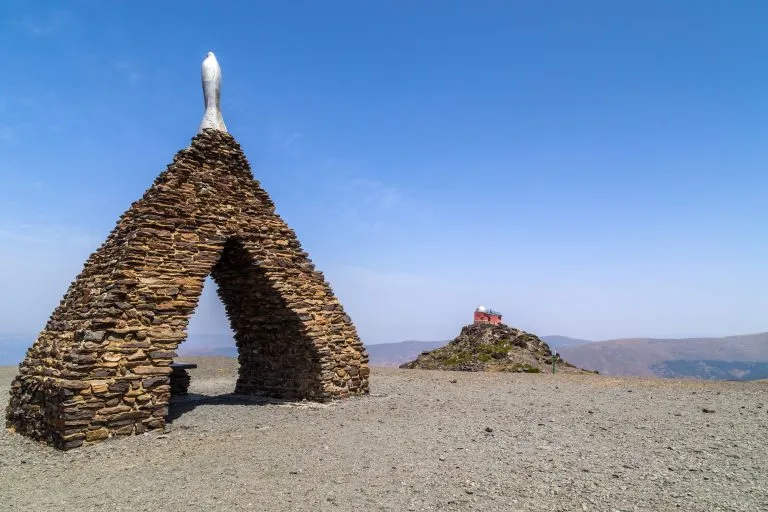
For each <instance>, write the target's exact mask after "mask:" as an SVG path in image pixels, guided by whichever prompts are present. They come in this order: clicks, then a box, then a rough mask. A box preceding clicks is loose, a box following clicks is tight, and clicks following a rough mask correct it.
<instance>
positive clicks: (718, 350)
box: [0, 332, 768, 380]
mask: <svg viewBox="0 0 768 512" xmlns="http://www.w3.org/2000/svg"><path fill="white" fill-rule="evenodd" d="M541 338H542V339H543V340H544V341H546V342H547V344H549V346H550V347H551V348H553V349H555V350H557V351H558V352H559V353H560V355H561V356H562V357H563V358H564V359H566V360H567V361H569V362H570V363H572V364H574V365H576V366H578V367H581V368H585V369H588V370H597V371H599V372H600V373H601V374H605V375H638V376H658V377H676V378H700V379H721V380H754V379H765V378H768V332H766V333H759V334H747V335H741V336H728V337H724V338H686V339H654V338H631V339H618V340H608V341H590V340H584V339H578V338H569V337H567V336H542V337H541ZM32 339H33V338H32V337H31V336H25V335H18V334H0V365H15V364H18V363H19V362H20V361H21V360H22V359H23V358H24V354H25V353H26V350H27V348H28V347H29V346H30V345H31V343H32ZM448 341H449V340H439V341H414V340H408V341H401V342H397V343H381V344H376V345H366V348H367V349H368V353H369V355H370V362H371V365H374V366H399V365H401V364H402V363H405V362H407V361H411V360H413V359H415V358H416V356H418V355H419V354H420V353H421V352H424V351H428V350H433V349H435V348H437V347H440V346H442V345H445V344H446V343H448ZM179 354H180V356H182V357H183V356H192V355H210V356H229V357H236V356H237V348H236V347H235V345H234V341H233V340H232V337H231V335H227V334H208V335H197V336H194V337H193V338H191V339H189V340H188V341H186V342H185V343H183V344H182V345H181V347H180V348H179Z"/></svg>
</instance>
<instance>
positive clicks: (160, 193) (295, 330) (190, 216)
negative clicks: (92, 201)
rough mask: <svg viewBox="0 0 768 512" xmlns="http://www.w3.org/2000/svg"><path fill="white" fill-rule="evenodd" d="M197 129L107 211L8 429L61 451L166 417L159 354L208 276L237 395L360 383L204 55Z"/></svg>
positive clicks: (350, 388) (167, 357) (172, 346)
mask: <svg viewBox="0 0 768 512" xmlns="http://www.w3.org/2000/svg"><path fill="white" fill-rule="evenodd" d="M202 75H203V91H204V95H205V105H206V110H205V114H204V117H203V121H202V123H201V124H200V130H199V133H198V134H197V135H196V136H195V137H194V138H193V139H192V143H191V145H190V146H189V147H187V148H186V149H183V150H181V151H180V152H179V153H177V154H176V156H175V157H174V158H173V163H171V164H170V165H169V166H168V168H167V169H166V170H165V171H164V172H163V173H161V174H160V176H158V177H157V178H156V180H155V182H154V184H153V185H152V186H151V187H150V188H149V190H147V191H146V192H145V194H144V196H143V197H142V198H141V199H139V200H138V201H136V202H135V203H133V205H132V206H131V207H130V209H129V210H128V211H126V212H125V213H124V214H123V215H122V217H121V218H120V219H119V221H118V223H117V226H116V227H115V228H114V230H113V231H112V232H111V233H110V234H109V236H108V238H107V240H106V241H105V242H104V244H103V245H102V246H101V247H100V248H99V249H98V250H97V251H96V252H95V253H93V254H92V255H91V256H90V258H89V259H88V261H87V262H86V263H85V266H84V268H83V270H82V272H81V273H80V275H78V276H77V278H76V280H75V281H74V282H73V283H72V284H71V285H70V287H69V289H68V291H67V292H66V294H65V295H64V298H63V299H62V301H61V303H60V304H59V306H58V307H57V308H56V309H55V311H54V312H53V314H52V315H51V317H50V319H49V320H48V323H47V324H46V326H45V329H44V330H43V331H42V332H41V333H40V335H39V336H38V338H37V340H36V341H35V343H34V345H33V346H32V347H31V348H30V349H29V350H28V351H27V355H26V358H25V359H24V361H23V362H22V364H21V365H20V367H19V375H18V376H17V377H16V379H15V380H14V381H13V383H12V386H11V399H10V403H9V405H8V408H7V411H6V419H7V425H8V427H9V428H10V429H12V430H15V431H16V432H18V433H21V434H24V435H27V436H30V437H32V438H35V439H38V440H41V441H45V442H47V443H50V444H53V445H54V446H56V447H57V448H61V449H70V448H75V447H78V446H80V445H82V444H83V443H85V442H93V441H99V440H102V439H105V438H107V437H110V436H112V435H130V434H138V433H142V432H144V431H147V430H151V429H160V428H163V427H164V426H165V417H166V416H167V414H168V402H169V398H170V386H169V374H170V372H171V367H170V364H171V363H172V361H173V358H174V357H175V356H176V353H175V350H176V348H177V346H178V345H179V344H180V343H181V342H182V341H183V340H184V339H185V338H186V328H187V323H188V321H189V318H190V316H191V315H192V313H193V312H194V310H195V307H196V306H197V303H198V300H199V297H200V294H201V292H202V289H203V282H204V280H205V278H206V277H207V276H208V275H211V276H212V277H213V280H214V281H215V282H216V283H217V285H218V289H219V296H220V298H221V300H222V302H223V303H224V306H225V310H226V313H227V316H228V317H229V320H230V323H231V327H232V330H233V331H234V332H235V341H236V344H237V348H238V352H239V357H238V359H239V363H240V370H239V377H238V380H237V385H236V388H235V392H236V393H240V394H252V395H266V396H275V397H283V398H288V399H300V398H306V399H310V400H318V401H324V400H328V399H332V398H342V397H347V396H349V395H354V394H365V393H368V375H369V370H368V356H367V353H366V351H365V348H364V347H363V344H362V343H361V341H360V339H359V338H358V335H357V332H356V330H355V327H354V325H353V324H352V321H351V319H350V318H349V316H347V315H346V314H345V312H344V309H343V307H342V305H341V304H340V303H339V301H338V300H337V298H336V297H335V296H334V294H333V291H332V290H331V288H330V286H329V284H328V283H327V282H326V281H325V279H324V277H323V275H322V274H321V273H320V272H319V271H317V270H315V268H314V265H313V264H312V262H311V260H310V259H309V257H308V255H307V253H306V252H304V251H303V250H302V248H301V245H300V243H299V241H298V239H297V238H296V235H295V233H294V232H293V231H292V230H291V229H290V228H289V227H288V226H287V225H286V223H285V222H284V221H283V220H282V219H281V218H280V216H279V215H278V214H277V213H276V212H275V206H274V203H273V202H272V201H271V200H270V198H269V196H268V195H267V193H266V192H265V191H264V190H263V189H262V188H261V187H260V185H259V182H258V181H256V180H255V179H254V177H253V175H252V174H251V170H250V166H249V164H248V161H247V160H246V158H245V155H244V154H243V152H242V150H241V149H240V146H239V145H238V143H237V142H236V141H235V139H234V138H233V137H232V136H231V135H229V134H228V133H227V132H226V127H225V126H224V121H223V119H222V117H221V112H220V110H219V94H220V88H221V70H220V68H219V65H218V63H217V62H216V59H215V56H213V54H212V53H209V54H208V57H207V58H206V59H205V61H204V62H203V66H202Z"/></svg>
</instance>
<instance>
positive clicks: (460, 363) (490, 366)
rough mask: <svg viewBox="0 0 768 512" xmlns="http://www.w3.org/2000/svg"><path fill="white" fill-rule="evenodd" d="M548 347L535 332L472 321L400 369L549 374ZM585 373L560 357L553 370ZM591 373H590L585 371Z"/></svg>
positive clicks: (549, 357) (549, 356)
mask: <svg viewBox="0 0 768 512" xmlns="http://www.w3.org/2000/svg"><path fill="white" fill-rule="evenodd" d="M553 355H554V354H553V353H552V350H551V349H550V348H549V345H547V344H546V342H544V340H542V339H541V338H539V337H538V336H536V335H535V334H531V333H529V332H525V331H521V330H520V329H515V328H514V327H510V326H508V325H504V324H497V325H492V324H489V323H472V324H469V325H465V326H464V327H462V329H461V332H460V333H459V335H458V336H456V337H455V338H454V339H452V340H451V341H449V342H448V343H447V344H445V345H444V346H442V347H439V348H436V349H434V350H430V351H427V352H422V353H421V354H420V355H419V356H418V357H417V358H416V359H415V360H413V361H409V362H407V363H404V364H402V365H400V368H410V369H416V368H418V369H422V370H453V371H465V372H513V373H551V372H553V368H552V358H553ZM557 368H559V370H560V372H565V373H586V370H582V369H580V368H576V367H575V366H573V365H572V364H570V363H569V362H568V361H565V360H563V359H561V358H559V357H558V358H557V360H556V368H555V370H554V371H555V372H556V371H557ZM589 373H592V372H589Z"/></svg>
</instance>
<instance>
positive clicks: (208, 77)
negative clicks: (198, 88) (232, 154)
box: [198, 52, 227, 133]
mask: <svg viewBox="0 0 768 512" xmlns="http://www.w3.org/2000/svg"><path fill="white" fill-rule="evenodd" d="M202 76H203V96H205V113H204V114H203V120H202V122H201V123H200V128H199V129H198V133H199V132H202V131H203V129H204V128H213V129H214V130H221V131H222V132H226V131H227V127H226V125H224V118H223V117H221V68H220V67H219V61H217V60H216V56H215V55H214V54H213V52H208V57H206V58H205V60H204V61H203V70H202Z"/></svg>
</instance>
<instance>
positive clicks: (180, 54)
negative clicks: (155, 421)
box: [0, 0, 768, 343]
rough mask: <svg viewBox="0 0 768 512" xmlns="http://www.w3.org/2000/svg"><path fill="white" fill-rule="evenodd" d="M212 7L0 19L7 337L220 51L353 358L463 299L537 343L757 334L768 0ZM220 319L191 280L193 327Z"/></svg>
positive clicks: (189, 131) (103, 218) (19, 329)
mask: <svg viewBox="0 0 768 512" xmlns="http://www.w3.org/2000/svg"><path fill="white" fill-rule="evenodd" d="M215 4H216V3H215V2H209V1H208V2H190V1H185V2H160V3H158V2H138V1H137V2H130V3H125V2H121V3H118V2H84V1H72V2H67V3H61V2H42V1H40V2H28V1H6V2H3V3H2V6H0V25H1V26H0V51H2V54H3V77H2V79H0V322H1V325H2V328H0V331H3V332H7V333H19V334H21V335H30V336H34V335H35V334H36V333H37V332H38V331H39V330H40V329H41V328H42V327H43V325H44V324H45V321H46V320H47V318H48V316H49V314H50V313H51V311H52V310H53V308H54V307H55V306H56V305H57V304H58V302H59V300H60V299H61V296H62V295H63V293H64V292H65V291H66V288H67V286H68V285H69V283H70V282H71V281H72V280H73V279H74V278H75V276H76V275H77V273H78V272H79V271H80V269H81V268H82V264H83V262H84V261H85V259H86V258H87V257H88V255H89V254H90V253H91V252H92V251H94V250H95V249H96V248H97V247H98V245H99V244H100V243H101V242H102V240H103V239H104V238H105V237H106V235H107V233H108V232H109V231H110V230H111V229H112V228H113V227H114V225H115V222H116V220H117V218H118V217H119V215H120V214H121V213H122V212H123V211H125V210H126V209H127V208H128V207H129V206H130V204H131V202H132V201H134V200H136V199H138V198H139V197H140V196H141V194H142V193H143V192H144V190H145V189H146V188H147V187H149V186H150V185H151V183H152V181H153V179H154V178H155V176H156V175H157V174H158V173H160V172H161V171H162V170H163V169H164V168H165V166H166V165H167V164H168V163H170V162H171V159H172V157H173V155H174V153H176V152H177V151H178V150H179V149H181V148H183V147H185V146H186V145H187V144H188V143H189V140H190V138H191V137H192V136H194V134H195V131H196V129H197V126H198V123H199V121H200V118H201V116H202V112H203V109H202V106H203V103H202V94H201V89H200V63H201V61H202V59H203V58H204V57H205V54H206V52H207V51H209V50H210V51H214V52H215V53H216V55H217V58H218V60H219V63H220V64H221V66H222V69H223V90H222V110H223V113H224V119H225V121H226V123H227V127H228V128H229V130H230V132H231V133H232V134H233V135H234V136H235V137H236V138H237V139H238V141H239V142H240V144H241V145H242V146H243V148H244V149H245V151H246V154H247V156H248V158H249V160H250V162H251V165H252V167H253V171H254V174H255V176H256V177H257V178H258V179H259V180H260V181H261V183H262V185H263V186H264V187H265V189H266V190H267V191H268V193H269V194H270V195H271V196H272V198H273V199H274V200H275V202H276V204H277V207H278V212H279V213H280V214H281V215H282V217H283V218H284V219H285V220H286V221H287V222H288V223H289V224H290V225H291V226H292V227H293V228H294V229H295V230H296V232H297V233H298V235H299V238H300V240H301V241H302V243H303V245H304V247H305V249H307V250H308V252H309V253H310V255H311V257H312V259H313V261H314V262H315V263H316V264H317V266H318V268H319V269H320V270H322V271H323V272H324V273H325V275H326V277H327V278H328V280H329V281H330V283H331V285H332V286H333V288H334V290H335V291H336V292H337V294H338V295H339V297H340V299H341V300H342V302H343V303H344V305H345V307H346V309H347V310H348V312H349V313H350V315H351V316H352V319H353V321H354V322H355V324H356V325H357V327H358V330H359V331H360V334H361V337H362V338H363V340H364V341H365V342H367V343H380V342H389V341H399V340H404V339H447V338H451V337H453V336H454V335H455V334H456V332H457V330H458V329H459V328H460V327H461V325H463V324H466V323H468V322H469V321H470V320H471V313H472V310H473V309H474V307H475V306H477V305H478V304H484V305H486V306H491V307H493V308H494V309H498V310H501V311H502V312H503V313H504V314H505V320H506V322H507V323H509V324H510V325H514V326H516V327H520V328H523V329H526V330H530V331H532V332H535V333H538V334H542V335H543V334H564V335H569V336H574V337H584V338H589V339H607V338H615V337H627V336H656V337H681V336H696V335H712V336H718V335H727V334H738V333H751V332H758V331H765V330H768V316H766V315H765V311H768V270H766V268H768V267H767V265H766V262H768V242H767V241H766V240H768V237H766V234H767V231H768V229H767V228H768V201H767V200H766V196H767V192H768V172H766V164H767V163H768V65H767V64H766V63H767V62H768V38H766V37H765V26H766V25H768V4H766V3H765V2H762V1H752V2H750V1H746V0H743V1H740V2H726V1H718V2H712V1H704V0H697V1H690V2H685V1H677V2H667V1H646V2H613V1H599V2H597V1H581V2H571V1H565V0H563V1H541V2H526V3H523V2H509V1H483V2H470V1H461V2H459V1H426V0H424V1H418V2H412V1H404V0H403V1H388V2H383V1H372V2H355V1H351V0H350V1H343V2H341V1H326V2H315V1H293V2H250V3H246V2H240V3H238V2H230V3H229V4H227V6H226V7H225V6H221V7H217V6H216V5H215ZM226 329H227V327H226V325H225V320H224V317H223V312H222V309H221V307H220V306H219V305H218V303H217V299H216V297H215V294H214V293H213V286H212V285H211V286H207V288H206V293H205V295H204V297H203V299H202V300H201V305H200V307H199V310H198V312H197V314H196V316H195V318H194V319H193V322H192V326H191V327H190V333H191V334H190V336H193V335H194V334H195V333H218V332H225V331H226ZM0 343H1V342H0Z"/></svg>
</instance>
